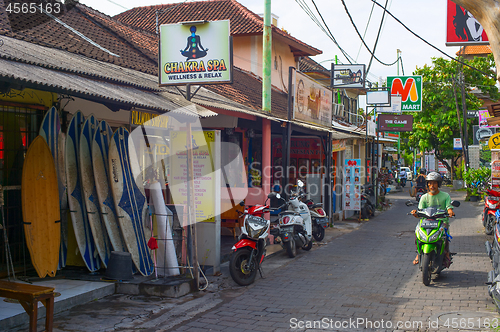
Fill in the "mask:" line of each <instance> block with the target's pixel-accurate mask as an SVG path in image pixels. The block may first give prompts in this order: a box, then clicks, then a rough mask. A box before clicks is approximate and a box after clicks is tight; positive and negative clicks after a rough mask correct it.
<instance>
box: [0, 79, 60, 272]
mask: <svg viewBox="0 0 500 332" xmlns="http://www.w3.org/2000/svg"><path fill="white" fill-rule="evenodd" d="M56 101H57V95H56V94H54V93H51V92H45V91H39V90H33V89H22V90H17V89H14V88H9V89H6V90H4V91H2V92H0V183H1V185H2V190H1V191H0V193H2V194H3V198H2V200H0V203H3V205H2V210H3V211H2V220H1V221H0V233H2V234H1V236H0V252H1V253H2V254H1V255H0V277H5V276H6V275H7V266H8V265H7V259H12V263H13V265H14V266H15V267H16V268H18V269H19V270H22V268H23V267H26V265H25V263H26V262H28V263H29V262H30V258H29V254H28V249H27V247H26V241H25V236H24V230H23V223H22V220H23V218H22V212H21V211H22V206H21V187H20V185H21V177H22V169H23V162H24V156H25V155H26V152H27V150H28V146H29V144H30V143H31V142H32V141H33V140H34V139H35V137H36V136H37V135H38V132H39V127H40V124H41V122H42V119H43V116H44V114H45V112H46V111H47V110H48V109H49V108H50V107H51V106H52V104H53V103H55V102H56ZM4 235H7V237H4ZM5 238H7V242H6V241H5ZM7 244H8V246H7ZM7 254H8V255H7ZM29 265H31V264H29Z"/></svg>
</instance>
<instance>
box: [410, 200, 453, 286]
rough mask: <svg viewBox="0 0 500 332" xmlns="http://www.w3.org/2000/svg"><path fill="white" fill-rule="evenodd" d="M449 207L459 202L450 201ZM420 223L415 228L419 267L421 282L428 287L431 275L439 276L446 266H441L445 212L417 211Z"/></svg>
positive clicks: (433, 208)
mask: <svg viewBox="0 0 500 332" xmlns="http://www.w3.org/2000/svg"><path fill="white" fill-rule="evenodd" d="M451 205H453V206H454V207H459V206H460V202H458V201H452V202H451ZM417 216H418V217H420V221H419V223H418V224H417V227H416V228H415V236H416V238H417V241H416V242H417V252H418V261H419V267H420V270H421V271H422V282H423V284H424V285H425V286H429V284H430V282H431V274H432V273H434V274H439V273H441V271H442V270H443V269H445V268H447V266H445V264H443V263H444V262H443V261H444V257H445V246H446V238H447V237H448V234H447V230H446V229H445V228H444V225H443V221H444V220H445V219H446V218H447V217H448V212H447V211H446V210H441V209H438V208H436V207H428V208H425V209H417Z"/></svg>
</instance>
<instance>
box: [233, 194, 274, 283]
mask: <svg viewBox="0 0 500 332" xmlns="http://www.w3.org/2000/svg"><path fill="white" fill-rule="evenodd" d="M267 198H268V199H274V198H277V199H281V197H280V194H276V193H270V194H269V195H268V196H267ZM266 203H267V200H266V202H265V203H264V204H265V205H254V206H251V207H249V208H248V209H245V212H243V213H242V212H239V213H240V214H242V217H243V226H242V227H241V235H240V237H239V239H238V242H237V243H236V244H235V245H234V246H233V248H232V250H233V252H232V254H231V259H230V261H229V272H230V274H231V277H232V278H233V280H234V281H235V282H236V283H237V284H238V285H241V286H248V285H250V284H251V283H253V282H254V280H255V277H256V275H257V271H260V273H261V275H262V270H261V267H260V266H261V264H262V261H263V260H264V257H265V256H266V239H267V236H268V234H269V226H270V221H269V220H267V219H264V213H265V212H269V211H270V210H271V209H270V208H269V205H268V204H266ZM240 205H241V206H244V205H245V203H244V202H241V203H240Z"/></svg>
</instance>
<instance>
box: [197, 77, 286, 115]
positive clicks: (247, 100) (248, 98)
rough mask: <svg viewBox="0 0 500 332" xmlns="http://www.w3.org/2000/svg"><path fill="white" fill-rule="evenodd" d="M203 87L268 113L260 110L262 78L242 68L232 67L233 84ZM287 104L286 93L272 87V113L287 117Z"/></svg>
mask: <svg viewBox="0 0 500 332" xmlns="http://www.w3.org/2000/svg"><path fill="white" fill-rule="evenodd" d="M205 88H207V89H208V90H210V91H213V92H215V93H217V94H219V95H222V96H224V97H226V98H229V99H231V100H234V101H236V102H238V103H240V104H242V105H245V106H248V107H250V108H252V109H254V110H256V111H259V112H261V113H263V114H269V113H267V112H264V111H262V80H261V79H260V78H258V77H256V76H255V75H253V74H251V73H248V72H246V71H244V70H242V69H239V68H237V67H234V70H233V84H212V85H205ZM287 105H288V97H287V94H285V93H283V92H280V91H277V90H275V89H273V90H272V91H271V111H272V115H273V116H275V117H277V118H281V119H287V114H288V113H287Z"/></svg>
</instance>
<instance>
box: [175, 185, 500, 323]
mask: <svg viewBox="0 0 500 332" xmlns="http://www.w3.org/2000/svg"><path fill="white" fill-rule="evenodd" d="M451 195H452V198H456V199H458V198H463V192H452V193H451ZM389 198H391V199H392V200H393V201H394V202H395V203H394V204H393V206H392V208H391V209H390V210H388V211H386V212H385V213H383V214H382V215H380V216H378V217H376V218H374V219H372V220H371V221H370V222H368V223H366V224H364V225H362V226H361V227H360V228H359V229H358V230H357V231H354V232H351V233H348V234H345V235H343V236H341V237H339V238H337V239H335V240H334V241H333V242H331V243H329V244H328V245H325V246H322V247H320V248H318V249H317V250H314V251H311V252H309V253H307V254H304V255H301V256H300V257H298V258H297V259H295V260H292V261H291V262H290V263H289V264H288V265H286V266H284V267H282V268H280V269H277V270H275V271H273V272H272V273H269V274H268V275H267V278H266V279H260V278H259V279H257V281H256V283H255V284H254V285H252V286H250V287H248V289H246V290H245V291H244V292H243V293H242V294H241V295H239V296H238V297H237V298H234V299H231V300H229V301H226V302H224V303H222V304H221V305H219V306H217V307H216V308H215V309H213V310H212V311H210V312H209V313H206V314H201V315H200V316H199V317H196V318H195V319H193V320H191V321H189V322H184V323H183V324H182V325H180V326H176V328H174V329H172V331H207V330H212V331H290V330H292V331H293V330H296V331H298V330H308V331H309V330H310V331H314V330H332V331H333V330H336V331H357V330H361V329H363V328H368V330H381V331H382V330H398V328H396V327H395V326H389V323H388V322H390V324H396V322H397V321H401V322H402V323H401V324H402V326H401V328H399V330H401V331H403V330H404V331H415V330H420V331H427V330H436V331H437V330H439V331H446V330H454V329H453V328H452V327H453V326H452V320H451V319H452V318H455V319H456V320H455V321H454V322H455V323H456V324H460V323H463V322H465V323H467V322H469V324H470V323H471V322H472V323H474V324H475V326H476V328H475V329H473V330H479V328H478V326H479V325H478V324H477V322H483V319H485V318H493V317H494V318H495V319H499V322H500V317H499V316H498V315H497V314H496V312H495V307H494V305H493V304H492V302H491V300H490V298H489V296H488V294H487V289H486V286H485V284H484V282H485V281H486V278H487V272H488V271H489V270H490V269H491V263H490V261H489V259H488V257H487V256H486V254H485V249H484V242H485V241H486V239H489V240H491V238H490V237H489V236H486V235H484V233H483V231H482V225H481V222H480V219H479V214H480V213H481V209H482V206H481V205H480V204H479V203H471V202H463V200H462V201H461V203H462V205H461V206H460V207H459V208H457V209H456V214H457V216H458V218H456V219H454V220H452V222H451V226H450V228H451V234H452V236H453V240H452V243H451V251H452V252H457V255H456V256H454V258H453V264H452V266H451V268H450V269H448V270H445V271H443V272H442V273H441V276H440V277H439V278H438V280H433V281H432V283H431V285H430V286H429V287H426V286H424V285H423V284H422V282H421V273H420V271H419V270H418V268H417V267H415V266H413V265H412V263H411V262H412V260H413V259H414V257H415V244H414V239H415V237H414V229H415V225H416V223H417V219H415V218H414V217H412V216H407V215H406V213H407V212H409V211H410V210H411V209H412V207H406V206H405V205H404V201H405V200H406V199H407V198H408V194H407V193H396V194H393V195H390V196H389ZM264 264H265V263H264ZM264 266H265V265H264ZM264 268H265V267H264ZM477 312H480V313H481V314H480V315H478V313H477ZM471 317H472V318H471ZM469 318H470V319H472V320H469V321H467V319H469ZM447 319H448V326H447V327H445V326H444V324H446V322H447ZM357 320H360V321H359V322H360V323H362V324H360V325H356V324H354V323H356V322H358V321H357ZM361 320H364V321H361ZM382 320H383V321H382ZM429 320H430V322H432V323H433V324H434V325H432V326H431V327H429ZM308 322H309V323H310V324H313V323H314V322H316V324H317V325H316V329H314V325H312V326H311V328H309V329H307V328H305V327H308V326H306V325H305V326H304V328H299V327H300V326H301V325H300V323H303V324H308ZM420 324H421V325H420ZM435 324H439V325H438V326H436V325H435ZM295 327H297V328H295ZM377 327H378V328H377ZM436 327H437V328H436ZM457 327H460V326H459V325H457ZM462 327H463V326H462ZM470 327H472V325H471V326H470ZM455 330H456V329H455Z"/></svg>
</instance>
